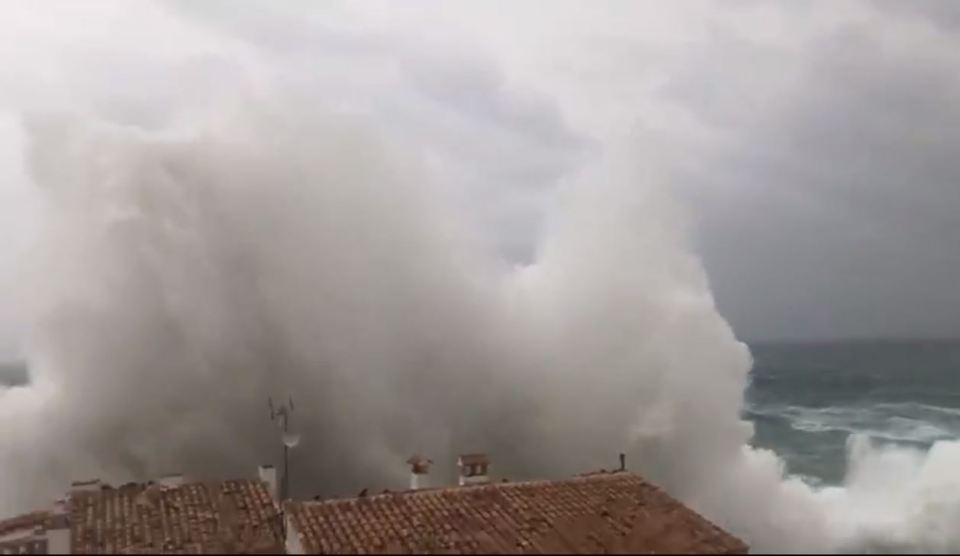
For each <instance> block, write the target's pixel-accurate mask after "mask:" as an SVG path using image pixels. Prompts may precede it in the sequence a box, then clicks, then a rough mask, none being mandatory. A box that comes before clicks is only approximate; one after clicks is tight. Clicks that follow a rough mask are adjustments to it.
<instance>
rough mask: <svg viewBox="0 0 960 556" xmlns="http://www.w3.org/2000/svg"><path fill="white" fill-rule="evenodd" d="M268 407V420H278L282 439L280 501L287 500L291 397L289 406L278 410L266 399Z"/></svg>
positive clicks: (271, 400) (288, 491) (270, 400)
mask: <svg viewBox="0 0 960 556" xmlns="http://www.w3.org/2000/svg"><path fill="white" fill-rule="evenodd" d="M267 402H268V404H269V406H270V420H271V421H274V420H276V419H277V418H279V419H280V430H281V431H282V432H281V434H282V436H281V438H282V439H283V477H282V478H281V481H280V500H281V503H282V501H283V500H286V499H287V496H289V494H290V446H288V445H287V438H288V433H289V432H290V428H289V420H290V414H291V413H293V397H292V396H291V397H290V404H289V405H287V404H281V405H280V407H279V409H274V406H273V398H268V399H267Z"/></svg>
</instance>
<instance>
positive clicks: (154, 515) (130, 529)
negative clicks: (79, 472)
mask: <svg viewBox="0 0 960 556" xmlns="http://www.w3.org/2000/svg"><path fill="white" fill-rule="evenodd" d="M267 488H268V487H267V485H266V484H265V483H263V482H261V481H258V480H230V481H223V482H216V483H189V484H184V485H182V486H175V487H169V486H161V485H158V484H139V483H130V484H128V485H124V486H122V487H119V488H109V487H107V488H103V489H101V490H96V491H75V492H73V494H72V496H71V503H70V529H71V530H70V534H71V541H70V544H71V551H72V553H73V554H94V553H99V554H103V553H121V552H122V553H127V554H129V553H166V554H191V553H192V554H202V553H223V552H243V553H271V552H282V547H283V541H282V538H283V535H282V530H281V527H282V524H281V522H280V519H279V517H278V515H279V511H278V508H277V505H276V504H275V503H274V501H273V499H272V498H271V496H270V493H269V491H268V489H267Z"/></svg>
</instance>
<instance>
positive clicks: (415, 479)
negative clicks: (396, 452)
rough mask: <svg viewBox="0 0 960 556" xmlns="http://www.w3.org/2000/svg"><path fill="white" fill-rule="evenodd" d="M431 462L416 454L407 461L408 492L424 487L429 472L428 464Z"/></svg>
mask: <svg viewBox="0 0 960 556" xmlns="http://www.w3.org/2000/svg"><path fill="white" fill-rule="evenodd" d="M432 463H433V461H431V460H429V459H427V458H425V457H423V456H421V455H419V454H417V455H414V456H411V457H410V459H408V460H407V465H409V466H410V490H417V489H421V488H423V487H424V486H426V485H425V484H424V483H425V482H426V478H427V474H428V473H429V472H430V464H432Z"/></svg>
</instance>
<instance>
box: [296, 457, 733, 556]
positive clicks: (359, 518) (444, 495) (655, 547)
mask: <svg viewBox="0 0 960 556" xmlns="http://www.w3.org/2000/svg"><path fill="white" fill-rule="evenodd" d="M285 509H286V511H287V513H288V514H289V518H290V522H291V525H292V526H293V528H294V529H293V533H291V534H296V539H295V540H296V541H298V543H297V544H299V545H300V548H301V549H302V550H303V551H304V552H306V553H308V554H327V553H377V552H379V553H383V552H388V553H425V552H427V553H428V552H456V553H468V554H471V553H473V554H475V553H501V554H502V553H541V552H543V553H549V552H553V553H567V554H570V553H597V552H607V553H610V552H612V553H700V554H744V553H746V552H747V546H746V545H745V544H744V543H743V542H742V541H740V540H739V539H737V538H735V537H733V536H731V535H729V534H728V533H726V532H724V531H722V530H721V529H720V528H718V527H717V526H715V525H714V524H712V523H711V522H709V521H708V520H706V519H705V518H703V517H701V516H700V515H699V514H697V513H696V512H694V511H692V510H690V509H688V508H687V507H685V506H683V505H682V504H680V503H679V502H677V501H676V500H674V499H673V498H672V497H670V496H669V495H667V494H666V493H665V492H663V491H662V490H660V489H659V488H657V487H656V486H654V485H652V484H650V483H648V482H646V481H645V480H643V479H642V478H641V477H640V476H638V475H635V474H632V473H627V472H615V473H595V474H590V475H585V476H580V477H576V478H572V479H568V480H561V481H530V482H517V483H491V484H485V485H478V486H468V487H459V488H457V487H454V488H441V489H427V490H418V491H407V492H403V493H392V494H380V495H375V496H368V497H363V498H350V499H340V500H327V501H319V502H287V503H286V506H285Z"/></svg>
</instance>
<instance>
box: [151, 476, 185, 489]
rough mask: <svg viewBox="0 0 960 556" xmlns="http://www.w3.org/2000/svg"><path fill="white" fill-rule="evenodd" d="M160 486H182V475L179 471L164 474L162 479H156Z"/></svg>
mask: <svg viewBox="0 0 960 556" xmlns="http://www.w3.org/2000/svg"><path fill="white" fill-rule="evenodd" d="M157 483H159V484H160V486H161V487H164V488H178V487H181V486H183V475H182V474H180V473H171V474H169V475H165V476H164V477H163V478H162V479H160V480H159V481H157Z"/></svg>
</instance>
